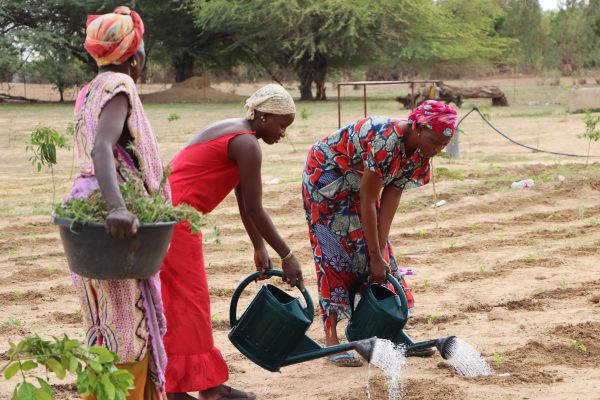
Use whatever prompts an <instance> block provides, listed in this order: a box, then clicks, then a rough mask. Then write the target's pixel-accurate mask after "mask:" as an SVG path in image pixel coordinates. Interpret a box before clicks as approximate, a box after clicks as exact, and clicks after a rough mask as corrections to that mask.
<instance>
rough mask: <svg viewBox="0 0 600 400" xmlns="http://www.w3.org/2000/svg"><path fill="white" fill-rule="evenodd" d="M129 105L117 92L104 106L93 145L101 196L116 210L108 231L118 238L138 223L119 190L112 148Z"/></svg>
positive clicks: (118, 135) (121, 129)
mask: <svg viewBox="0 0 600 400" xmlns="http://www.w3.org/2000/svg"><path fill="white" fill-rule="evenodd" d="M128 107H129V100H128V99H127V96H126V95H125V94H118V95H116V96H115V97H114V98H113V99H112V100H110V101H109V102H108V103H107V104H106V105H105V106H104V109H103V110H102V113H101V114H100V119H99V120H98V131H97V133H96V141H95V142H94V147H93V148H92V159H93V161H94V171H95V174H96V179H98V184H99V185H100V190H101V191H102V196H103V197H104V199H105V200H106V203H107V204H108V209H109V210H114V211H111V212H110V213H109V215H108V217H107V219H106V231H107V233H109V234H110V235H111V236H112V237H114V238H117V239H123V238H125V237H128V236H131V235H133V234H135V233H136V231H137V227H138V224H139V223H138V221H137V218H136V216H135V215H133V214H132V213H130V212H129V211H127V209H126V208H125V201H124V200H123V196H121V192H120V191H119V181H118V180H117V171H116V169H115V157H114V155H113V148H114V146H115V145H116V144H117V142H118V141H119V138H120V137H121V134H122V133H123V127H124V126H125V121H126V120H127V111H128Z"/></svg>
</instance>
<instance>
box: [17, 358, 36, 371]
mask: <svg viewBox="0 0 600 400" xmlns="http://www.w3.org/2000/svg"><path fill="white" fill-rule="evenodd" d="M37 366H38V365H37V363H36V362H35V361H32V360H27V361H25V362H23V364H22V365H21V369H22V370H23V371H31V370H32V369H36V368H37Z"/></svg>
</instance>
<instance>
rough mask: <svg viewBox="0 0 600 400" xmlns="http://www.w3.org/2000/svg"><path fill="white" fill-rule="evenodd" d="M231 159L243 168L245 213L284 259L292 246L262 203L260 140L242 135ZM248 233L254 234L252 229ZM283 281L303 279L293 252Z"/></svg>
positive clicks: (234, 143)
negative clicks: (285, 239)
mask: <svg viewBox="0 0 600 400" xmlns="http://www.w3.org/2000/svg"><path fill="white" fill-rule="evenodd" d="M229 155H230V158H231V159H233V160H235V161H236V163H237V164H238V168H239V171H240V184H239V191H240V193H241V196H242V198H243V199H244V207H245V211H246V215H247V216H248V217H249V219H250V220H251V221H252V223H253V226H254V227H255V228H256V231H257V232H258V233H259V234H260V236H261V237H262V238H263V239H264V240H266V242H267V243H269V245H270V246H271V247H272V248H273V250H275V251H276V252H277V254H279V256H280V257H282V258H284V257H286V256H287V255H288V254H289V253H290V248H289V247H288V245H287V244H286V243H285V241H284V240H283V238H282V237H281V236H280V235H279V232H277V229H276V228H275V225H273V222H272V221H271V218H270V217H269V214H268V213H267V211H266V210H265V209H264V207H263V204H262V179H261V170H260V169H261V164H262V152H261V150H260V146H259V144H258V141H257V140H256V138H255V137H254V136H251V135H240V136H238V137H236V138H234V139H232V140H231V142H230V144H229ZM249 234H251V233H250V232H249ZM282 267H283V270H284V280H288V281H289V282H290V283H291V284H292V285H293V284H294V283H295V282H296V279H299V280H301V279H302V271H301V268H300V263H299V262H298V260H297V259H296V258H295V257H294V256H293V255H292V256H291V257H289V258H287V259H286V261H285V262H283V263H282Z"/></svg>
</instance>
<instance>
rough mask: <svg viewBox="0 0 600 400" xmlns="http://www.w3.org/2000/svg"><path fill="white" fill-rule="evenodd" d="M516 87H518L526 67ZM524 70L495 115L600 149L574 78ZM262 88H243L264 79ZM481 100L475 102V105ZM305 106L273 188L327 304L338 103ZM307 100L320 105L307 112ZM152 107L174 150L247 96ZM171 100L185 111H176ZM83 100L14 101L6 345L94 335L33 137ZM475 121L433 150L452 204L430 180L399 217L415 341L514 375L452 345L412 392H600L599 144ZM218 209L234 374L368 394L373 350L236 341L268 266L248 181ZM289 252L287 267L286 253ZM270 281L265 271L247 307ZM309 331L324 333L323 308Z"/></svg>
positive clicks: (9, 113) (378, 380)
mask: <svg viewBox="0 0 600 400" xmlns="http://www.w3.org/2000/svg"><path fill="white" fill-rule="evenodd" d="M500 83H502V82H500ZM504 84H505V85H506V87H508V88H510V87H512V82H504ZM519 85H520V86H519V88H520V91H518V92H517V93H516V96H517V102H516V103H515V104H514V105H512V106H511V107H508V108H499V109H496V108H494V109H490V110H489V112H490V113H491V114H492V122H493V123H494V124H495V125H496V126H498V127H499V128H500V129H502V130H503V131H505V132H506V133H508V134H509V135H511V136H513V137H515V138H516V139H517V140H520V141H523V142H524V143H527V144H530V145H534V146H539V147H543V148H546V149H553V150H559V151H565V152H577V153H582V152H583V153H585V152H586V150H587V142H585V141H582V140H580V139H577V137H576V135H577V134H578V133H581V132H583V130H584V129H585V126H584V124H583V116H582V115H570V114H565V113H564V98H565V91H566V89H565V90H564V91H561V90H563V89H561V88H553V89H552V90H554V91H549V90H550V89H549V88H547V87H542V88H540V87H537V86H534V83H532V82H531V81H523V82H520V83H519ZM221 89H222V90H224V91H225V92H227V89H223V88H221ZM238 89H239V88H238ZM247 89H248V90H246V88H244V90H241V89H240V90H239V91H238V92H237V93H243V92H244V91H245V92H250V89H251V88H247ZM243 94H246V93H243ZM511 95H512V92H509V101H511ZM561 99H562V100H561ZM532 102H533V103H532ZM362 107H363V105H362V102H360V101H346V102H344V103H342V122H343V123H346V122H350V121H352V120H354V119H357V118H359V117H360V116H361V113H362ZM466 107H467V105H465V108H464V109H462V110H460V111H459V114H460V115H464V113H466V111H468V108H466ZM298 109H299V115H298V117H297V120H296V122H295V123H294V124H293V125H292V127H291V128H290V129H289V139H290V140H289V141H288V140H285V141H283V142H282V143H280V144H278V145H276V146H263V151H264V157H263V158H264V163H263V164H264V165H263V181H264V182H267V181H269V180H272V179H274V178H278V179H279V182H278V183H276V184H272V185H267V184H265V185H264V188H263V191H264V202H265V205H266V207H267V209H268V210H269V213H270V214H271V216H272V217H273V220H274V223H275V225H276V226H277V227H278V228H279V230H280V232H281V234H282V235H283V236H284V238H285V239H286V240H287V241H288V243H289V244H290V246H291V247H292V248H293V250H294V252H295V253H296V254H298V257H299V259H300V261H301V262H302V265H303V271H304V275H305V278H306V283H307V285H308V289H309V290H310V292H311V294H312V295H313V299H314V300H315V301H316V293H317V291H316V279H315V273H314V263H313V261H312V255H311V250H310V246H309V240H308V235H307V228H306V223H305V220H304V213H303V210H302V203H301V198H300V177H301V172H302V167H303V164H304V161H305V157H306V152H307V150H308V148H309V147H310V146H311V144H312V143H314V142H315V141H316V140H317V139H319V138H320V137H322V136H324V135H326V134H328V133H330V132H331V131H333V130H334V129H336V127H337V114H336V112H337V104H336V103H335V102H327V103H311V102H308V103H299V104H298ZM302 110H305V112H304V114H305V115H307V116H306V118H302V117H301V116H300V114H301V111H302ZM369 110H370V111H369V113H370V114H373V115H394V116H400V117H406V115H407V112H406V111H405V110H400V109H399V107H398V105H397V104H396V103H395V102H394V101H393V100H391V99H380V100H373V101H371V102H370V103H369ZM146 111H147V113H148V115H149V116H150V119H151V122H152V125H153V127H154V129H155V131H156V134H157V137H158V141H159V146H160V150H161V153H162V155H163V159H164V160H165V161H168V160H170V158H171V157H172V156H173V155H174V154H175V152H176V151H178V150H179V149H180V148H181V147H182V146H183V145H184V143H186V142H187V140H189V137H190V136H191V135H192V134H193V133H194V132H195V131H196V130H197V129H199V127H201V126H203V125H206V124H208V123H210V122H212V121H215V120H218V119H220V118H224V117H231V116H236V115H237V116H241V115H243V114H242V113H243V111H242V108H241V106H240V105H239V104H232V103H229V104H227V103H220V104H205V105H193V106H191V105H148V106H147V107H146ZM173 113H176V114H178V115H179V116H180V117H181V118H180V119H178V120H175V121H169V120H168V117H169V115H171V114H173ZM71 115H72V110H71V107H68V106H58V105H22V106H14V105H0V148H1V149H2V158H1V159H0V170H1V171H2V174H1V175H0V352H1V351H4V350H6V348H7V347H8V341H9V340H12V341H15V340H18V338H19V337H20V336H22V335H27V334H31V333H38V334H40V335H43V336H50V335H60V334H62V333H67V334H68V335H70V336H72V337H79V338H80V337H81V336H82V332H81V328H80V326H79V319H80V312H81V311H80V310H78V308H79V305H78V302H77V300H76V298H75V296H74V293H73V290H72V289H71V287H70V278H69V272H68V266H67V263H66V259H65V257H64V254H63V249H62V245H61V242H60V238H59V236H58V230H57V229H56V228H55V227H54V226H53V225H52V224H51V223H50V219H49V216H48V212H49V209H50V202H51V199H52V184H51V180H50V175H49V173H43V174H36V173H35V172H34V171H33V168H32V167H31V165H30V164H29V163H28V162H27V155H26V154H25V152H24V143H25V140H26V138H27V136H28V134H29V132H31V129H33V127H34V126H35V125H36V124H37V123H39V122H43V123H45V124H48V125H50V126H53V127H56V128H57V129H60V130H62V129H64V127H65V126H66V124H67V123H68V122H69V119H70V117H71ZM462 128H463V130H464V135H463V136H462V138H461V140H462V143H461V151H462V157H461V158H459V159H456V160H449V159H444V158H439V157H438V158H436V159H435V166H436V168H439V167H444V168H447V169H448V170H449V171H450V172H454V173H460V174H459V175H460V176H458V175H456V176H448V175H447V174H444V176H440V178H439V179H438V180H437V182H436V190H437V199H438V200H439V199H445V200H446V201H447V204H446V205H444V206H443V207H440V208H438V209H437V224H436V216H435V209H433V208H431V207H430V206H431V204H433V203H434V201H435V199H434V198H433V194H432V188H431V185H428V186H426V187H424V188H420V189H414V190H410V191H407V192H406V193H405V194H404V196H403V199H402V202H401V206H400V209H399V210H398V213H397V215H396V218H395V221H394V224H393V227H392V232H391V238H392V242H393V244H394V246H395V250H396V252H397V254H398V259H399V262H400V264H401V266H402V267H405V268H413V269H414V270H415V271H416V274H415V275H414V276H410V277H408V278H407V280H408V282H409V284H410V285H411V286H412V288H413V290H414V293H415V297H416V309H415V314H414V317H413V318H412V319H411V320H410V321H409V324H408V327H407V332H409V333H410V334H411V336H413V337H415V338H416V339H430V338H436V337H441V336H446V335H451V334H452V335H457V336H459V337H460V338H462V339H463V340H466V341H468V342H469V343H471V344H472V345H473V346H475V347H476V348H477V349H478V350H479V351H481V353H482V354H483V356H484V357H485V358H486V359H487V360H488V362H489V363H490V365H492V367H493V368H494V369H495V370H496V371H497V372H498V373H508V374H509V375H508V376H491V377H481V378H471V379H467V378H464V377H461V376H458V375H457V374H455V373H454V372H453V371H452V370H450V369H448V368H447V365H445V364H444V363H443V360H442V359H441V357H439V356H438V355H435V356H433V357H431V358H425V359H421V358H411V359H409V364H408V366H407V368H406V375H405V377H404V379H405V398H406V399H432V400H435V399H489V400H491V399H548V400H558V399H566V398H570V399H590V400H591V399H598V393H600V361H599V360H600V304H599V299H600V269H599V266H598V260H599V258H598V256H599V253H600V250H599V249H600V164H599V163H597V162H595V160H596V159H591V160H590V163H589V164H588V165H586V160H585V158H584V159H571V158H563V157H558V156H552V155H547V154H543V153H533V152H530V151H528V150H525V149H522V148H519V147H515V146H514V145H512V144H510V143H508V142H507V141H505V140H504V139H502V138H500V137H499V136H498V135H496V134H494V133H493V132H492V131H491V130H490V128H488V127H487V126H485V125H484V124H483V123H482V122H481V121H480V120H479V119H477V118H476V117H474V116H473V117H469V118H468V119H467V120H465V122H464V125H463V126H462ZM591 152H592V154H600V145H598V144H594V143H593V144H592V150H591ZM59 160H60V165H59V166H58V168H57V170H56V171H55V173H56V177H57V197H58V198H60V197H61V196H62V195H63V194H65V193H66V192H67V191H68V189H69V186H70V182H71V180H72V161H71V160H72V155H71V153H70V152H67V151H64V152H60V154H59ZM559 176H562V177H564V179H559ZM525 178H532V179H534V181H535V183H536V185H535V187H533V188H526V189H509V188H508V186H509V185H510V183H511V182H513V181H516V180H520V179H525ZM212 218H213V219H214V221H215V223H216V224H217V225H218V226H219V228H220V230H221V238H220V239H221V242H222V243H221V244H216V243H215V237H214V235H213V234H212V233H211V229H206V232H205V257H206V265H207V270H208V279H209V283H210V288H211V298H212V315H213V321H214V325H215V331H214V335H215V340H216V343H217V346H218V347H219V348H220V349H221V351H222V352H223V354H224V356H225V359H226V360H227V362H228V363H229V366H230V373H231V379H230V384H232V385H234V386H236V387H241V388H245V389H248V390H252V391H254V392H256V393H257V394H258V395H259V396H260V398H261V399H343V398H347V399H365V398H367V394H366V384H367V381H368V377H369V371H368V366H367V365H365V366H363V367H361V368H338V367H335V366H333V365H330V364H328V363H326V362H325V361H324V360H315V361H312V362H307V363H303V364H298V365H294V366H289V367H284V368H282V371H281V372H280V373H271V372H268V371H266V370H263V369H261V368H260V367H258V366H256V365H255V364H253V363H252V362H251V361H249V360H248V359H246V358H245V357H244V356H242V355H241V354H239V352H238V351H237V350H236V349H235V348H234V347H233V346H232V345H231V344H230V343H229V341H228V339H227V329H228V315H229V299H230V296H231V294H232V292H233V290H234V289H235V287H236V286H237V284H238V283H239V282H240V281H241V280H242V279H243V278H244V277H245V276H246V275H247V274H249V273H250V272H252V271H253V268H254V267H253V262H252V246H251V244H250V241H249V239H248V238H247V236H246V234H245V232H244V230H243V226H242V223H241V221H240V219H239V217H238V211H237V206H236V202H235V199H234V197H233V196H229V197H228V198H227V199H226V200H225V201H224V202H223V204H221V205H220V206H219V207H218V208H217V209H216V210H215V212H214V213H213V215H212ZM272 254H273V255H274V256H275V254H274V253H272ZM273 261H274V263H275V265H278V264H279V262H278V258H277V257H273ZM272 283H274V282H272ZM258 287H259V284H256V285H251V287H250V290H249V291H248V295H244V296H243V297H242V298H241V300H240V308H243V307H245V305H246V304H248V302H249V301H250V299H251V298H252V294H253V293H255V291H256V290H257V289H258ZM342 328H343V325H342ZM309 335H310V336H311V337H313V338H315V339H317V340H321V339H322V338H323V333H322V326H321V324H320V322H319V318H318V317H317V318H315V322H314V323H313V325H312V326H311V328H310V330H309ZM3 362H4V361H2V360H0V366H1V365H2V364H3ZM370 376H371V379H370V393H371V398H372V399H385V398H387V397H386V387H385V380H384V378H383V376H382V374H381V373H380V372H379V371H377V370H375V368H372V369H371V375H370ZM54 383H56V384H62V383H63V382H54ZM67 383H68V382H67ZM11 384H14V382H6V381H4V380H3V378H0V398H7V397H8V396H9V393H10V392H11V387H12V386H11ZM59 388H60V392H61V395H60V396H62V397H60V396H59V397H58V398H64V399H67V398H69V399H73V398H76V397H75V396H76V395H75V394H74V392H73V390H72V389H73V388H72V387H71V386H60V387H59ZM57 391H58V390H57Z"/></svg>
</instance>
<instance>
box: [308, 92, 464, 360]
mask: <svg viewBox="0 0 600 400" xmlns="http://www.w3.org/2000/svg"><path fill="white" fill-rule="evenodd" d="M455 122H456V110H455V109H454V108H453V107H451V106H449V105H447V104H444V103H441V102H438V101H433V100H430V101H426V102H424V103H423V104H422V105H421V106H419V107H418V108H417V109H416V110H415V111H414V112H413V113H412V114H411V115H410V116H409V119H408V120H404V121H403V120H400V119H392V118H387V117H367V118H364V119H361V120H359V121H357V122H355V123H352V124H350V125H348V126H345V127H343V128H341V129H339V130H337V131H335V132H333V133H332V134H331V135H329V136H327V137H325V138H323V139H322V140H320V141H318V142H317V143H316V144H315V145H314V146H313V147H312V148H311V149H310V150H309V153H308V158H307V161H306V166H305V169H304V174H303V178H302V196H303V200H304V209H305V212H306V219H307V222H308V229H309V236H310V242H311V247H312V250H313V256H314V258H315V266H316V270H317V284H318V287H319V306H320V311H321V315H322V317H323V323H324V329H325V335H326V342H327V345H334V344H337V343H339V339H338V335H337V323H338V321H339V320H341V319H344V318H349V317H350V305H349V298H348V292H349V289H350V287H351V286H352V285H353V284H354V283H355V282H356V280H357V278H358V276H360V275H361V274H363V273H365V272H367V271H369V273H370V276H369V280H370V281H371V282H375V283H381V284H383V283H385V281H386V278H385V275H386V272H387V271H389V272H391V273H392V274H394V275H395V276H396V277H397V278H399V279H401V283H402V285H403V287H404V288H405V292H406V296H407V299H408V303H409V307H412V306H413V304H414V301H413V297H412V293H411V292H410V289H408V287H407V285H406V283H405V282H404V279H403V278H402V276H400V275H399V274H398V265H397V263H396V260H395V259H394V253H393V250H392V247H391V245H390V243H389V240H388V235H389V232H390V227H391V225H392V220H393V217H394V214H395V213H396V209H397V208H398V204H399V202H400V197H401V195H402V191H403V190H404V189H408V188H411V187H417V186H422V185H425V184H427V183H428V182H429V177H430V170H429V159H430V158H431V157H433V156H435V155H436V154H438V153H439V152H440V151H442V149H443V148H444V147H445V146H446V145H447V144H448V143H449V142H450V139H451V138H452V136H453V134H454V125H455ZM330 361H332V362H333V363H335V364H336V365H340V366H359V365H361V361H360V360H359V359H358V358H357V357H356V356H355V355H353V354H342V355H338V356H335V357H332V358H330Z"/></svg>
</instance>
